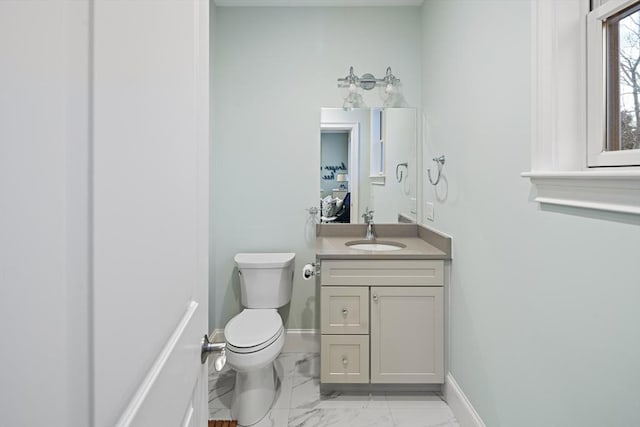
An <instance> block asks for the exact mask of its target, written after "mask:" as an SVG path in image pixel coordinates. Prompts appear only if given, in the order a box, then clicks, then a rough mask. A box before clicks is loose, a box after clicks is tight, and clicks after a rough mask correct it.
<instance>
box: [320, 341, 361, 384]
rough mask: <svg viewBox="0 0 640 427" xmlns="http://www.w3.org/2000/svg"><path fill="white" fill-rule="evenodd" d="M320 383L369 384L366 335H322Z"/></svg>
mask: <svg viewBox="0 0 640 427" xmlns="http://www.w3.org/2000/svg"><path fill="white" fill-rule="evenodd" d="M321 340H322V341H321V353H320V354H321V357H320V381H321V382H322V383H352V384H353V383H368V382H369V336H368V335H322V338H321Z"/></svg>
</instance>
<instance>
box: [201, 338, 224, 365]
mask: <svg viewBox="0 0 640 427" xmlns="http://www.w3.org/2000/svg"><path fill="white" fill-rule="evenodd" d="M226 347H227V343H226V342H211V341H209V336H208V335H207V334H204V338H202V350H201V351H200V362H201V363H202V364H203V365H204V363H205V362H206V361H207V357H209V353H213V352H214V351H220V352H222V354H221V355H220V357H219V358H218V359H216V364H217V363H218V360H219V359H220V360H222V359H221V358H222V357H223V356H224V349H225V348H226ZM224 361H226V357H224ZM222 366H224V362H222ZM222 366H221V367H220V369H222ZM216 369H217V367H216ZM217 370H219V369H217Z"/></svg>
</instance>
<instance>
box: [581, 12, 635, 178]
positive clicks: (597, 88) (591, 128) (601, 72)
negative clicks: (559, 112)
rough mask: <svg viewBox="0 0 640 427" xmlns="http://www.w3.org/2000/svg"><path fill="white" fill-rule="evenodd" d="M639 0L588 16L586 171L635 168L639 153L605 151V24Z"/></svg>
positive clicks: (606, 82) (606, 101)
mask: <svg viewBox="0 0 640 427" xmlns="http://www.w3.org/2000/svg"><path fill="white" fill-rule="evenodd" d="M637 3H638V0H609V1H607V2H606V3H604V4H602V5H599V6H597V7H595V8H594V9H593V10H592V11H591V12H589V13H588V14H587V167H589V168H600V167H618V166H624V167H632V168H633V167H638V166H640V149H634V150H616V151H607V150H606V146H607V109H608V108H607V107H608V102H609V101H608V100H607V89H610V82H609V80H608V79H607V78H606V70H607V69H608V67H609V65H608V57H607V51H608V49H607V47H606V44H607V43H608V40H607V36H606V25H605V21H606V20H607V19H608V18H610V17H611V16H614V15H616V14H617V13H619V12H621V11H623V10H625V9H627V8H629V7H631V6H633V5H634V4H637Z"/></svg>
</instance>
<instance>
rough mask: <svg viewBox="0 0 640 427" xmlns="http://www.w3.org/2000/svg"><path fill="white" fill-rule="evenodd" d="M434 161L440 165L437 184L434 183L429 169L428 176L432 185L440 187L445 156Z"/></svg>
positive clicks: (435, 158)
mask: <svg viewBox="0 0 640 427" xmlns="http://www.w3.org/2000/svg"><path fill="white" fill-rule="evenodd" d="M432 160H433V161H434V162H436V164H437V165H438V177H437V178H436V181H435V182H434V181H433V179H431V169H427V176H428V177H429V182H430V183H431V185H438V183H439V182H440V175H441V174H442V166H444V155H443V156H440V157H434V158H433V159H432Z"/></svg>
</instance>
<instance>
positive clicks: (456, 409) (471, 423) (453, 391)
mask: <svg viewBox="0 0 640 427" xmlns="http://www.w3.org/2000/svg"><path fill="white" fill-rule="evenodd" d="M444 398H445V400H446V401H447V404H448V405H449V407H450V408H451V411H453V415H455V416H456V419H457V420H458V424H460V427H486V425H485V424H484V421H482V418H480V415H478V413H477V412H476V410H475V409H474V408H473V405H471V402H469V399H467V396H466V395H465V394H464V392H463V391H462V389H461V388H460V386H459V385H458V383H457V382H456V380H455V379H454V378H453V375H451V372H449V373H448V374H447V377H446V378H445V383H444Z"/></svg>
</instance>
